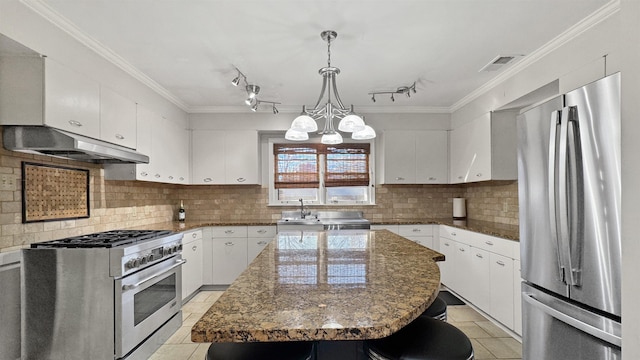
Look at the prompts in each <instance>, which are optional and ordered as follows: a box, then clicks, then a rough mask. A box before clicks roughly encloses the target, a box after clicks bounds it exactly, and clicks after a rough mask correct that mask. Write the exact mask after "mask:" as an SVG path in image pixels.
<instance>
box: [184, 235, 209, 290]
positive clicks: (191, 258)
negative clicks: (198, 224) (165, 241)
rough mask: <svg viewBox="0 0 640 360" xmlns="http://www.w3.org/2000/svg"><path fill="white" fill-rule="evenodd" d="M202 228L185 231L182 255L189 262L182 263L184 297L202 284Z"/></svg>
mask: <svg viewBox="0 0 640 360" xmlns="http://www.w3.org/2000/svg"><path fill="white" fill-rule="evenodd" d="M202 246H203V242H202V230H194V231H189V232H185V233H184V237H183V238H182V257H183V258H184V259H185V260H187V262H186V263H185V264H184V265H182V299H183V300H184V299H185V298H187V297H189V296H191V295H192V294H193V293H194V292H196V291H197V290H198V289H200V286H202V274H203V268H202V267H203V254H204V250H203V247H202Z"/></svg>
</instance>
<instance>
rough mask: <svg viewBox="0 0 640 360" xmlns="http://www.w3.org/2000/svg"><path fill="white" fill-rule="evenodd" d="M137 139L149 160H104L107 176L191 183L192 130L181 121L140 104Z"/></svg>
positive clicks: (142, 151)
mask: <svg viewBox="0 0 640 360" xmlns="http://www.w3.org/2000/svg"><path fill="white" fill-rule="evenodd" d="M136 143H137V147H138V149H137V150H138V152H141V153H143V154H146V155H148V156H149V163H148V164H117V165H110V164H105V165H104V170H105V171H104V173H105V179H107V180H144V181H154V182H163V183H171V184H188V183H189V173H190V172H189V131H188V130H187V129H185V128H184V127H183V126H182V125H180V124H179V123H177V122H174V121H171V120H169V119H166V118H164V117H162V116H160V115H158V114H156V113H154V112H153V111H151V110H149V109H147V108H145V107H144V106H141V105H138V106H137V130H136Z"/></svg>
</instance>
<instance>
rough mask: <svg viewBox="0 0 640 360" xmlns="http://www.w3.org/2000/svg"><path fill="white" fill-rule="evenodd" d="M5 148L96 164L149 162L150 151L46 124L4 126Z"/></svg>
mask: <svg viewBox="0 0 640 360" xmlns="http://www.w3.org/2000/svg"><path fill="white" fill-rule="evenodd" d="M2 132H3V134H2V137H3V143H4V148H5V149H7V150H11V151H20V152H25V153H30V154H39V155H48V156H56V157H60V158H65V159H71V160H77V161H85V162H91V163H97V164H148V163H149V157H148V156H147V155H144V154H141V153H139V152H136V151H134V150H132V149H129V148H126V147H123V146H120V145H115V144H111V143H108V142H105V141H101V140H97V139H92V138H88V137H85V136H81V135H77V134H73V133H69V132H66V131H62V130H57V129H54V128H50V127H46V126H4V127H3V131H2Z"/></svg>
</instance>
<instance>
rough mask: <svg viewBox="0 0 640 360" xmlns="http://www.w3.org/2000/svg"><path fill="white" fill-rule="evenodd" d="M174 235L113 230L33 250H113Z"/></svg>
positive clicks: (48, 243)
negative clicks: (113, 248)
mask: <svg viewBox="0 0 640 360" xmlns="http://www.w3.org/2000/svg"><path fill="white" fill-rule="evenodd" d="M170 234H173V233H172V232H171V231H169V230H111V231H104V232H99V233H93V234H87V235H80V236H72V237H68V238H64V239H58V240H51V241H45V242H41V243H35V244H31V248H112V247H120V246H126V245H131V244H137V243H141V242H144V241H148V240H153V239H157V238H160V237H163V236H166V235H170Z"/></svg>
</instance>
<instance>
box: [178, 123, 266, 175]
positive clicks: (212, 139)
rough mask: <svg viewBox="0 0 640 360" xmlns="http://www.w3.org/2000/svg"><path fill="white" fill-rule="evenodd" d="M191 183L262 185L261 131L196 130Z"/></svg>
mask: <svg viewBox="0 0 640 360" xmlns="http://www.w3.org/2000/svg"><path fill="white" fill-rule="evenodd" d="M191 141H192V144H191V157H192V162H191V168H192V170H191V171H192V181H191V183H192V184H205V185H206V184H209V185H212V184H236V185H237V184H260V157H259V143H258V132H257V131H253V130H238V131H219V130H193V131H192V134H191Z"/></svg>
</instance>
